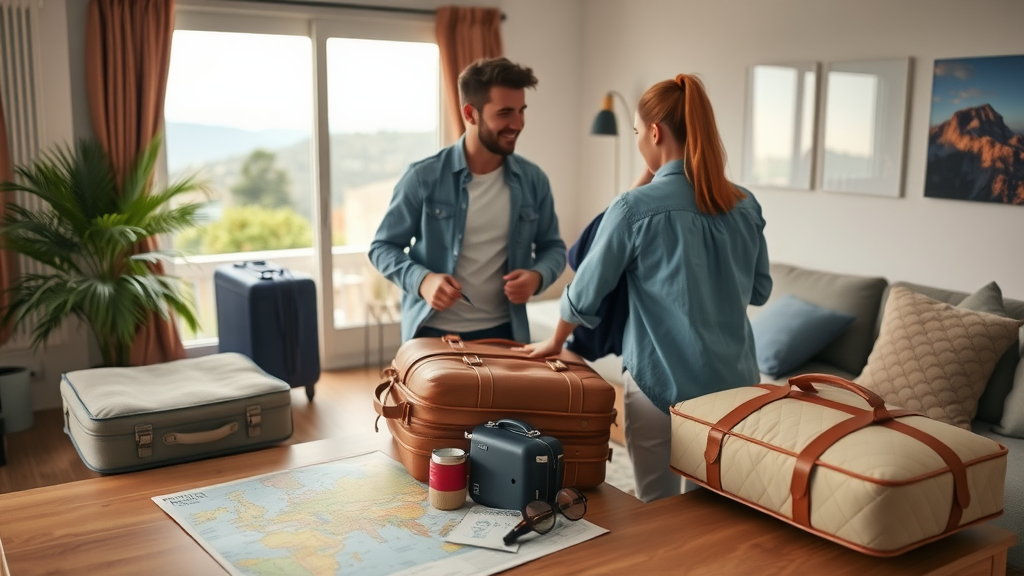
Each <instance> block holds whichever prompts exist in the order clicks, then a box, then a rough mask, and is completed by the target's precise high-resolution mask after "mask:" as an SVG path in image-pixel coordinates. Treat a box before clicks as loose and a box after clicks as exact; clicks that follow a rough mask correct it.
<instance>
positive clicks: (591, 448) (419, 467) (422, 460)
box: [373, 336, 615, 487]
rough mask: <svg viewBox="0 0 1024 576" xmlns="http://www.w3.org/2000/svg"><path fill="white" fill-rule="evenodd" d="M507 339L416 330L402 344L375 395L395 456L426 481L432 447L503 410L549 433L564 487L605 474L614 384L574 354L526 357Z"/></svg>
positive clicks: (457, 440)
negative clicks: (558, 452)
mask: <svg viewBox="0 0 1024 576" xmlns="http://www.w3.org/2000/svg"><path fill="white" fill-rule="evenodd" d="M519 346H522V344H520V343H518V342H513V341H510V340H475V341H471V342H463V341H462V340H461V339H459V338H458V337H457V336H445V337H444V338H414V339H412V340H409V341H408V342H406V343H405V344H403V345H402V347H401V348H399V350H398V353H397V355H396V356H395V359H394V361H393V362H392V363H391V367H390V368H387V369H385V370H384V372H383V375H384V376H385V378H386V380H385V381H384V382H383V383H381V385H380V386H378V387H377V389H376V391H375V393H374V399H373V404H374V408H375V409H376V410H377V414H378V415H380V416H382V417H383V418H385V419H386V420H387V423H388V428H389V429H390V430H391V435H392V437H393V438H394V441H395V445H396V449H397V452H398V455H399V460H400V461H401V462H402V464H403V465H404V466H405V468H406V470H408V471H409V474H411V475H412V476H413V477H414V478H416V479H417V480H419V481H421V482H426V481H427V476H428V470H429V463H430V453H431V451H432V450H434V449H435V448H448V447H454V448H462V449H464V450H466V451H467V452H468V451H469V440H467V439H466V437H465V433H466V432H471V431H472V430H473V428H474V427H476V426H478V425H480V424H484V423H486V422H489V421H496V420H500V419H502V418H512V419H516V420H522V421H524V422H527V423H529V424H530V425H531V426H533V427H534V428H536V429H537V430H539V431H540V433H541V434H544V435H546V436H554V437H555V438H557V439H558V440H559V441H560V442H561V443H562V446H563V452H564V454H565V457H564V460H565V473H564V476H563V485H564V486H581V487H586V486H597V485H598V484H600V483H602V482H604V474H605V465H606V464H607V462H608V461H609V460H610V459H611V449H610V448H609V447H608V439H609V431H610V430H611V426H612V424H613V423H614V422H615V408H614V404H615V391H614V389H613V388H612V386H611V384H609V383H608V382H606V381H605V380H604V379H603V378H601V377H600V376H599V375H598V374H597V373H596V372H594V371H593V370H592V369H591V368H590V367H589V366H588V365H587V363H586V362H585V361H584V360H583V359H582V358H580V357H579V356H577V355H576V354H574V353H572V352H569V351H568V350H563V351H562V353H561V354H559V355H558V356H553V357H549V358H546V359H542V358H530V357H529V356H528V355H527V353H526V352H522V351H516V350H513V348H516V347H519Z"/></svg>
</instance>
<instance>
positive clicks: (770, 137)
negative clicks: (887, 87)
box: [753, 66, 877, 158]
mask: <svg viewBox="0 0 1024 576" xmlns="http://www.w3.org/2000/svg"><path fill="white" fill-rule="evenodd" d="M807 74H810V73H807ZM797 80H798V76H797V69H796V68H792V67H788V66H757V67H756V68H755V70H754V77H753V81H754V82H755V86H754V91H755V94H756V96H755V101H754V122H755V126H754V149H755V151H756V153H757V155H758V156H764V157H772V158H788V157H790V156H791V154H792V147H793V136H794V135H793V127H794V126H795V120H796V102H797V100H796V98H797V89H798V82H797ZM873 81H874V82H873ZM829 82H830V86H829V92H828V106H827V110H826V112H825V114H826V116H825V117H824V118H822V119H820V120H819V121H825V122H827V125H828V128H829V129H828V135H827V136H828V142H827V145H828V147H829V149H830V150H833V151H836V152H840V153H844V154H852V155H855V156H871V153H872V148H873V146H874V134H875V125H874V124H875V121H874V114H875V104H876V97H875V96H876V90H877V86H876V84H877V81H876V80H875V79H874V77H873V76H870V75H864V74H855V73H846V72H832V73H831V76H830V79H829ZM804 85H805V86H807V87H808V93H807V94H806V95H805V100H804V102H805V103H806V104H812V103H813V101H814V86H815V82H814V80H813V76H805V80H804ZM812 112H813V108H807V109H806V110H805V111H804V112H803V113H804V117H805V121H804V123H803V128H804V134H802V136H801V138H802V140H803V142H802V144H803V148H804V149H806V148H807V147H809V146H810V142H811V141H812V134H811V133H810V130H811V127H812V125H811V120H810V118H811V113H812Z"/></svg>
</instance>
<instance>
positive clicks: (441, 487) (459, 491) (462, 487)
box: [428, 448, 468, 510]
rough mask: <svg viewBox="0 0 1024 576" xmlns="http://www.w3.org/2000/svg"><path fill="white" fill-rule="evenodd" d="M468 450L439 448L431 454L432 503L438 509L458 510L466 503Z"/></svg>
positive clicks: (430, 483)
mask: <svg viewBox="0 0 1024 576" xmlns="http://www.w3.org/2000/svg"><path fill="white" fill-rule="evenodd" d="M467 472H468V471H467V469H466V451H465V450H462V449H459V448H438V449H436V450H434V451H433V452H432V453H431V454H430V480H429V482H428V486H429V491H428V494H429V498H430V505H431V506H433V507H434V508H436V509H438V510H457V509H459V508H461V507H462V505H463V504H465V503H466V477H467Z"/></svg>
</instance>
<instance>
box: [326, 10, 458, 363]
mask: <svg viewBox="0 0 1024 576" xmlns="http://www.w3.org/2000/svg"><path fill="white" fill-rule="evenodd" d="M310 37H311V38H312V39H313V61H314V73H313V77H314V82H315V89H314V93H313V94H314V96H313V97H314V109H315V110H316V114H317V116H318V117H319V118H320V121H319V122H317V123H316V126H315V127H314V132H313V142H314V143H315V147H314V151H313V154H314V157H315V158H316V160H317V161H316V162H315V163H314V165H315V166H316V167H317V173H316V174H315V181H316V182H317V183H318V186H317V189H318V190H317V200H318V202H317V205H316V207H315V209H314V213H315V214H316V219H317V222H318V225H317V231H316V232H315V233H314V242H315V243H316V244H317V252H316V254H317V256H318V262H317V269H318V277H319V278H318V280H319V282H320V292H319V298H320V306H319V310H320V335H321V336H320V341H321V345H322V348H321V363H322V364H323V365H324V366H325V367H327V368H340V367H350V366H363V365H370V366H377V365H378V364H379V363H380V359H381V358H390V357H391V356H393V355H394V351H395V350H396V349H397V348H398V346H399V345H400V344H401V330H400V328H399V325H398V323H397V322H390V321H383V322H375V321H373V320H371V319H370V318H369V316H368V318H367V321H366V323H365V325H363V326H352V327H346V328H335V326H334V277H333V276H334V275H333V271H334V266H333V258H334V254H333V248H334V247H333V242H332V234H331V218H330V211H331V194H330V189H331V186H330V184H331V169H332V167H331V162H330V155H331V149H330V133H329V129H328V122H327V118H328V104H327V85H328V84H327V40H328V39H329V38H359V39H364V40H392V41H399V42H428V43H435V42H436V36H435V31H434V20H433V18H430V17H424V16H417V15H407V14H400V15H395V16H390V17H387V18H384V17H379V16H353V17H346V18H345V19H344V20H339V19H334V18H319V19H316V20H314V21H313V22H312V26H311V30H310ZM438 86H439V87H440V83H439V84H438ZM438 102H439V103H440V99H438ZM439 108H440V106H439ZM437 125H438V145H439V146H440V132H441V119H440V110H438V123H437ZM385 320H388V319H385ZM397 320H398V318H397V317H396V318H395V321H397Z"/></svg>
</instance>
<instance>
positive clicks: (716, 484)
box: [704, 384, 790, 490]
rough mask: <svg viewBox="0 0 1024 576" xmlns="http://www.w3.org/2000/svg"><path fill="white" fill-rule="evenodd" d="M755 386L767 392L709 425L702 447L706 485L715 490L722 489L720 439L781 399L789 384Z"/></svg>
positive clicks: (784, 395)
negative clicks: (705, 469)
mask: <svg viewBox="0 0 1024 576" xmlns="http://www.w3.org/2000/svg"><path fill="white" fill-rule="evenodd" d="M755 387H756V388H763V389H765V390H767V391H768V393H767V394H762V395H760V396H758V397H756V398H751V399H750V400H747V401H746V402H744V403H742V404H740V405H739V406H737V407H735V408H733V409H732V410H731V411H730V412H729V413H728V414H726V415H725V416H723V417H722V418H721V419H720V420H719V421H718V422H716V423H714V424H712V425H711V430H709V431H708V443H707V446H706V447H705V448H704V463H705V464H706V466H707V482H708V486H710V487H711V488H714V489H715V490H721V489H722V471H721V456H722V441H723V440H724V439H725V435H726V434H727V433H729V432H730V431H731V430H732V429H733V427H735V426H736V425H737V424H739V423H740V422H742V421H743V420H745V419H746V418H747V416H750V415H751V414H753V413H754V412H757V411H758V410H760V409H761V408H763V407H765V406H767V405H768V404H771V403H772V402H775V401H776V400H781V399H783V398H785V397H786V396H787V395H789V390H790V388H789V386H775V385H772V384H758V385H757V386H755Z"/></svg>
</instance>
